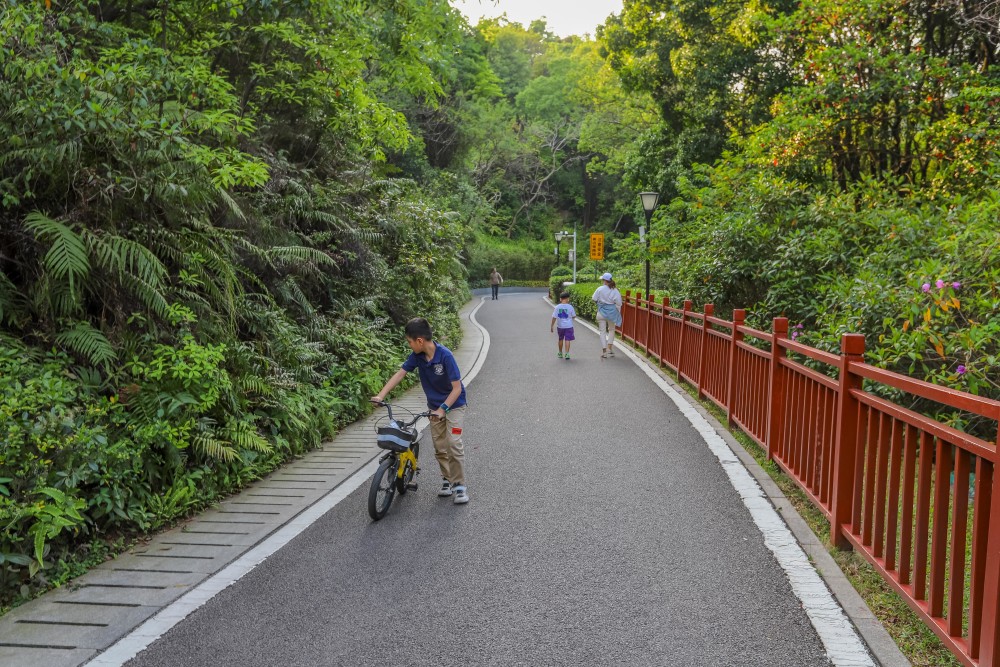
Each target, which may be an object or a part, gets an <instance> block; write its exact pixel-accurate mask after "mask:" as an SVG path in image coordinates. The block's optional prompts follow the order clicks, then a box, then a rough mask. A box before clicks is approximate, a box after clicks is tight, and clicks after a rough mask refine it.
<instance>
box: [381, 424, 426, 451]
mask: <svg viewBox="0 0 1000 667" xmlns="http://www.w3.org/2000/svg"><path fill="white" fill-rule="evenodd" d="M375 432H376V433H377V434H378V436H377V438H376V442H377V443H378V446H379V447H381V448H382V449H388V450H389V451H393V452H403V451H406V450H407V449H409V447H410V445H411V444H413V442H414V441H415V440H416V439H417V431H416V429H405V428H402V427H401V426H400V425H399V424H398V423H397V422H395V421H391V422H389V424H388V425H387V426H379V427H378V428H377V429H375Z"/></svg>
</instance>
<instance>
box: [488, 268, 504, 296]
mask: <svg viewBox="0 0 1000 667" xmlns="http://www.w3.org/2000/svg"><path fill="white" fill-rule="evenodd" d="M502 283H503V276H501V275H500V272H499V271H497V267H495V266H494V267H493V273H491V274H490V287H492V288H493V298H492V299H490V301H495V300H496V299H499V298H500V285H501V284H502Z"/></svg>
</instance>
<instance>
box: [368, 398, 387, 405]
mask: <svg viewBox="0 0 1000 667" xmlns="http://www.w3.org/2000/svg"><path fill="white" fill-rule="evenodd" d="M368 400H369V401H371V402H372V403H374V404H375V405H385V399H384V398H382V397H381V396H372V397H371V398H369V399H368Z"/></svg>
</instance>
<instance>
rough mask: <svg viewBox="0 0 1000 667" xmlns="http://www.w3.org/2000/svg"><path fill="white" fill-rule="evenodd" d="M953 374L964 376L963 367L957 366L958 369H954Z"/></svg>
mask: <svg viewBox="0 0 1000 667" xmlns="http://www.w3.org/2000/svg"><path fill="white" fill-rule="evenodd" d="M955 372H956V373H958V374H959V375H965V366H964V365H962V364H959V365H958V368H956V369H955Z"/></svg>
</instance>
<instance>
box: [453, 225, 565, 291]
mask: <svg viewBox="0 0 1000 667" xmlns="http://www.w3.org/2000/svg"><path fill="white" fill-rule="evenodd" d="M466 254H467V256H468V263H467V264H466V267H467V268H468V271H469V281H470V283H471V282H472V281H477V280H487V279H488V278H489V275H490V272H491V271H492V270H493V267H496V268H497V270H498V271H499V272H500V274H501V275H502V276H503V278H504V284H505V285H506V284H507V283H508V281H510V280H532V281H534V280H543V281H544V280H546V279H547V278H548V276H549V271H550V270H551V268H552V263H553V261H554V259H555V258H554V257H553V255H552V246H551V245H550V244H549V243H547V242H544V241H531V240H521V241H508V240H507V239H499V238H497V237H493V236H487V235H485V234H476V235H475V236H474V237H473V241H472V242H471V243H470V244H469V245H468V246H467V247H466Z"/></svg>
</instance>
